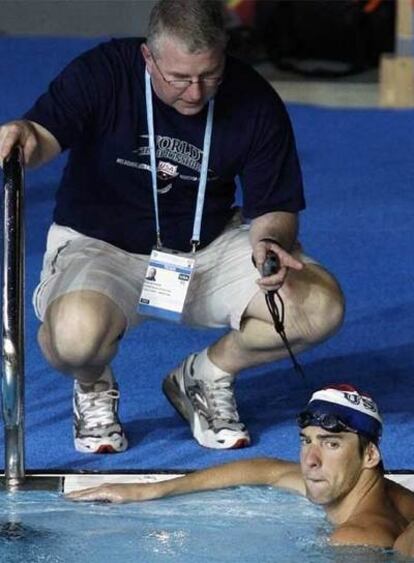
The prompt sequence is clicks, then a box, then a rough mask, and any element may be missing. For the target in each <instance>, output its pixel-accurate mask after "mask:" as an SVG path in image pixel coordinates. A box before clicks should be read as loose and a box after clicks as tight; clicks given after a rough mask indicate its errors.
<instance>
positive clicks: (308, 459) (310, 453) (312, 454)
mask: <svg viewBox="0 0 414 563" xmlns="http://www.w3.org/2000/svg"><path fill="white" fill-rule="evenodd" d="M303 461H304V463H305V465H306V466H307V467H320V466H321V464H322V460H321V455H320V450H319V447H318V446H316V445H311V446H309V447H308V448H307V449H306V452H304V454H303Z"/></svg>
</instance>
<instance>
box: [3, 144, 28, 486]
mask: <svg viewBox="0 0 414 563" xmlns="http://www.w3.org/2000/svg"><path fill="white" fill-rule="evenodd" d="M3 174H4V222H3V242H4V252H3V286H2V290H3V291H2V316H3V328H2V368H3V369H2V385H1V390H2V410H3V421H4V436H5V439H4V443H5V485H6V488H7V489H8V490H16V489H18V488H20V487H21V486H22V485H23V482H24V480H25V462H24V277H25V276H24V257H25V253H24V217H23V208H24V166H23V154H22V150H21V148H20V147H14V148H13V150H12V152H11V154H10V156H9V157H8V158H7V159H6V160H5V161H4V164H3Z"/></svg>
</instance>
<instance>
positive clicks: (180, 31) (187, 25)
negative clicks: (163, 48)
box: [147, 0, 227, 54]
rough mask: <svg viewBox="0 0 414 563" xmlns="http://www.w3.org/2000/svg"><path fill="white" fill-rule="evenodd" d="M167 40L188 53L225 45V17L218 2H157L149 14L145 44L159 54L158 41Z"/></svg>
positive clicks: (209, 0)
mask: <svg viewBox="0 0 414 563" xmlns="http://www.w3.org/2000/svg"><path fill="white" fill-rule="evenodd" d="M162 37H163V38H165V37H170V38H173V39H175V40H177V41H178V42H179V43H181V44H182V45H183V46H184V47H185V49H186V50H187V51H188V52H189V53H196V52H200V51H207V50H209V49H212V48H217V47H222V48H223V49H224V48H225V46H226V43H227V34H226V30H225V15H224V9H223V5H222V2H221V1H220V0H160V1H159V2H157V4H156V5H155V6H154V8H153V9H152V11H151V15H150V20H149V25H148V32H147V44H148V47H149V49H150V50H151V51H152V52H153V53H155V54H157V53H159V42H160V39H161V38H162Z"/></svg>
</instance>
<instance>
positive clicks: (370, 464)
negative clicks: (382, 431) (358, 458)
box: [364, 442, 381, 469]
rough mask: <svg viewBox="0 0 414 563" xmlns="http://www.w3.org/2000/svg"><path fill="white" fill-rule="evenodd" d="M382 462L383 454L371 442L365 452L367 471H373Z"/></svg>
mask: <svg viewBox="0 0 414 563" xmlns="http://www.w3.org/2000/svg"><path fill="white" fill-rule="evenodd" d="M380 461H381V454H380V451H379V449H378V447H377V446H376V445H375V444H374V443H373V442H370V443H369V444H368V446H367V447H366V448H365V451H364V467H366V468H367V469H373V468H374V467H377V465H378V464H379V463H380Z"/></svg>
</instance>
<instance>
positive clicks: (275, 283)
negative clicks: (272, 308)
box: [253, 240, 303, 291]
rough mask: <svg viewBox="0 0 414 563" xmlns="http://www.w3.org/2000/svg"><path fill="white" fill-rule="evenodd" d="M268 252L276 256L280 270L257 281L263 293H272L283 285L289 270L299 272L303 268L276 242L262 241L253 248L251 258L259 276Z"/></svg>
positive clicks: (300, 263)
mask: <svg viewBox="0 0 414 563" xmlns="http://www.w3.org/2000/svg"><path fill="white" fill-rule="evenodd" d="M268 252H273V253H274V254H276V256H277V257H278V259H279V262H280V268H279V270H278V272H276V273H275V274H273V275H271V276H266V277H262V278H260V279H258V280H257V284H258V285H259V287H260V288H261V289H263V290H265V291H272V290H275V289H279V288H280V287H281V286H282V285H283V283H284V281H285V279H286V276H287V273H288V269H289V268H292V269H294V270H301V269H302V268H303V264H302V262H300V261H299V260H297V259H296V258H294V257H293V256H292V255H291V254H289V253H288V252H286V250H284V249H283V248H282V247H281V246H280V245H279V244H277V243H276V242H271V241H270V240H266V241H263V240H262V241H259V242H257V243H256V244H255V246H254V247H253V258H254V261H255V263H256V268H257V269H258V270H259V272H260V274H262V273H263V264H264V263H265V260H266V257H267V254H268Z"/></svg>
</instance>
